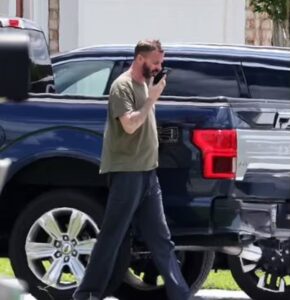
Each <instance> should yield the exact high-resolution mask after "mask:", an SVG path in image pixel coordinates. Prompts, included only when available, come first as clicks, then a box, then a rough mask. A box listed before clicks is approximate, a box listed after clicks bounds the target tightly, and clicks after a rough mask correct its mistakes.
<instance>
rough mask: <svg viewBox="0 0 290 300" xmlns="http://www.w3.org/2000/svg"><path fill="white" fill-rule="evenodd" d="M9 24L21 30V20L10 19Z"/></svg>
mask: <svg viewBox="0 0 290 300" xmlns="http://www.w3.org/2000/svg"><path fill="white" fill-rule="evenodd" d="M8 24H9V26H10V27H16V28H19V27H20V20H18V19H9V20H8Z"/></svg>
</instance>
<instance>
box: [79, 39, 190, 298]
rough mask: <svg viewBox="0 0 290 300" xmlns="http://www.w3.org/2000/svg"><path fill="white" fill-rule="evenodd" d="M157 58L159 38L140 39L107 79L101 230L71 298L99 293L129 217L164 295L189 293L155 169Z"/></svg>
mask: <svg viewBox="0 0 290 300" xmlns="http://www.w3.org/2000/svg"><path fill="white" fill-rule="evenodd" d="M163 59H164V51H163V50H162V47H161V44H160V42H159V41H156V40H152V41H151V40H145V41H140V42H139V43H138V44H137V46H136V47H135V55H134V61H133V63H132V66H131V67H130V69H129V70H128V71H127V72H125V73H123V74H122V75H121V76H120V77H119V78H117V79H116V80H115V82H114V83H113V84H112V87H111V91H110V97H109V109H108V120H107V126H106V130H105V135H104V145H103V151H102V160H101V169H100V171H101V173H109V178H110V193H109V198H108V204H107V208H106V213H105V216H104V222H103V225H102V230H101V233H100V236H99V239H98V242H97V243H96V245H95V247H94V249H93V252H92V255H91V259H90V263H89V265H88V267H87V270H86V274H85V276H84V279H83V281H82V283H81V285H80V287H79V288H78V290H77V291H76V292H75V294H74V297H75V299H78V300H83V299H101V298H102V296H103V294H104V291H105V289H106V287H107V285H108V281H109V279H110V277H111V275H112V271H113V267H114V263H115V261H116V257H117V254H118V249H119V247H120V245H121V243H122V241H123V238H124V236H125V234H126V232H127V231H128V228H129V226H130V223H131V221H132V219H133V217H134V221H135V222H136V226H137V228H138V231H140V233H141V234H142V237H143V239H144V240H145V242H146V244H147V246H148V248H149V250H150V251H151V252H152V255H153V259H154V262H155V264H156V266H157V268H158V270H159V272H160V274H161V275H162V276H163V278H164V280H165V286H166V291H167V294H168V298H169V299H171V300H187V299H189V295H190V291H189V287H188V286H187V284H186V282H185V280H184V279H183V277H182V274H181V272H180V269H179V265H178V263H177V259H176V256H175V254H174V244H173V243H172V241H171V236H170V232H169V229H168V226H167V223H166V219H165V215H164V211H163V204H162V196H161V190H160V186H159V182H158V178H157V176H156V171H155V169H156V168H157V166H158V136H157V127H156V119H155V103H156V102H157V100H158V98H159V97H160V95H161V93H162V91H163V89H164V87H165V85H166V78H165V76H164V77H163V78H162V79H161V80H160V81H159V83H158V84H156V85H153V77H154V76H156V75H157V74H158V73H159V72H160V71H161V69H162V66H161V65H162V62H163ZM148 82H149V83H148ZM147 83H148V85H147Z"/></svg>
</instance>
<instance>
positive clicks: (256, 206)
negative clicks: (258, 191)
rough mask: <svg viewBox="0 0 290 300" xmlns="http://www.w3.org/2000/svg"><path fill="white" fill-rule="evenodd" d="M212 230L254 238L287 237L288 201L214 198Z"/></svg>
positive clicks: (289, 206)
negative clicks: (266, 201) (269, 201)
mask: <svg viewBox="0 0 290 300" xmlns="http://www.w3.org/2000/svg"><path fill="white" fill-rule="evenodd" d="M212 220H213V222H212V232H213V233H214V234H220V233H226V232H228V233H233V232H236V233H238V235H245V236H247V235H250V236H253V237H257V238H270V237H277V238H279V239H289V238H290V203H287V202H285V201H284V202H283V201H281V202H279V203H278V202H276V203H263V202H257V201H256V202H254V201H251V202H250V201H248V200H247V201H245V200H242V199H232V200H229V199H216V200H215V202H214V208H213V210H212Z"/></svg>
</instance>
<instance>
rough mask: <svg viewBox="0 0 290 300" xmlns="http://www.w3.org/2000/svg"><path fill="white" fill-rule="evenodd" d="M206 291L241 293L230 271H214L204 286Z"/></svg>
mask: <svg viewBox="0 0 290 300" xmlns="http://www.w3.org/2000/svg"><path fill="white" fill-rule="evenodd" d="M203 288H204V289H210V290H211V289H218V290H228V291H240V290H241V289H240V288H239V287H238V285H237V284H236V282H235V281H234V279H233V277H232V274H231V272H229V271H218V272H214V271H212V272H211V273H210V274H209V276H208V278H207V280H206V282H205V283H204V285H203Z"/></svg>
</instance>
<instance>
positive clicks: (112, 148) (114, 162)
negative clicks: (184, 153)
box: [100, 73, 158, 173]
mask: <svg viewBox="0 0 290 300" xmlns="http://www.w3.org/2000/svg"><path fill="white" fill-rule="evenodd" d="M147 98H148V87H147V85H146V84H145V83H144V84H140V83H138V82H136V81H134V80H133V79H132V78H131V77H130V76H129V74H127V73H124V74H122V75H121V76H120V77H118V78H117V79H116V80H115V81H114V83H113V84H112V86H111V91H110V97H109V105H108V116H107V123H106V128H105V133H104V141H103V149H102V158H101V168H100V173H107V172H137V171H149V170H153V169H155V168H156V167H157V166H158V135H157V126H156V119H155V108H152V110H151V111H150V112H149V113H148V116H147V118H146V120H145V122H144V123H143V124H142V125H141V126H140V127H139V128H138V129H137V130H136V131H135V132H134V133H133V134H128V133H126V132H125V130H124V129H123V127H122V124H121V122H120V120H119V118H120V117H121V116H123V115H124V114H125V113H127V112H131V111H137V110H139V109H140V108H142V106H143V105H144V103H145V101H147Z"/></svg>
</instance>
